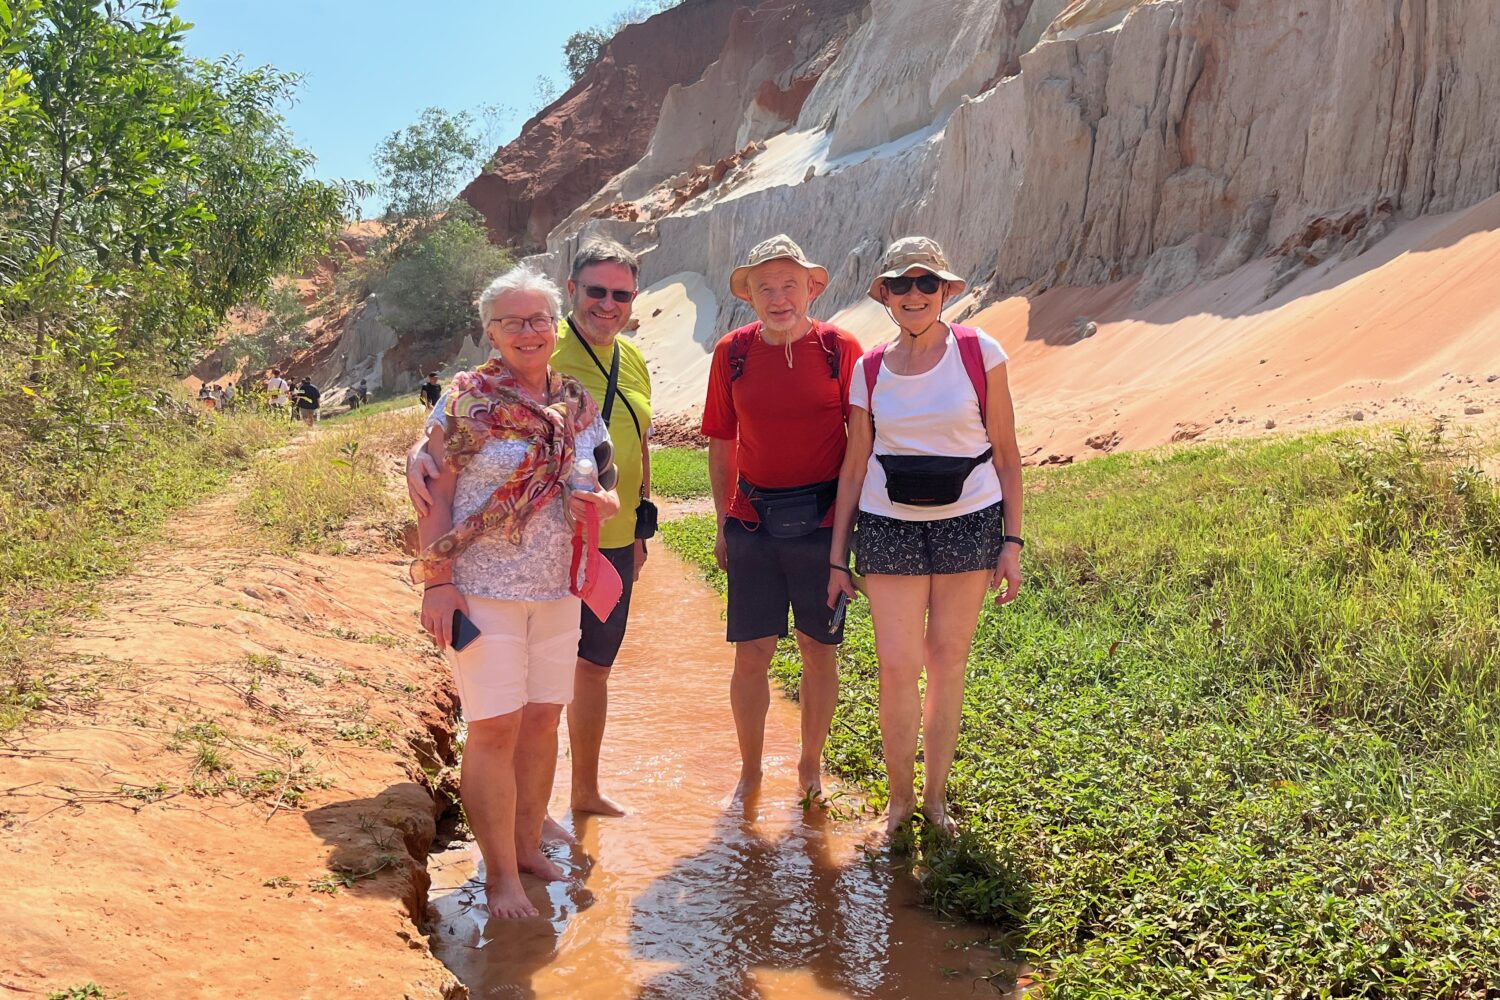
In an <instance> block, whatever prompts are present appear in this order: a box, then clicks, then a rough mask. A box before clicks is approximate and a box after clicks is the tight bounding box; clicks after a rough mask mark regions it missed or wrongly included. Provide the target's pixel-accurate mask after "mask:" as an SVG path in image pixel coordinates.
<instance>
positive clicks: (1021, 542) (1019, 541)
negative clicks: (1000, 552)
mask: <svg viewBox="0 0 1500 1000" xmlns="http://www.w3.org/2000/svg"><path fill="white" fill-rule="evenodd" d="M1006 542H1015V543H1016V548H1018V549H1024V548H1025V547H1026V539H1024V538H1022V537H1021V536H1020V535H1005V536H1003V537H1001V539H1000V544H1001V545H1004V544H1005V543H1006Z"/></svg>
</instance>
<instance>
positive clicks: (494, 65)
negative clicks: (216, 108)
mask: <svg viewBox="0 0 1500 1000" xmlns="http://www.w3.org/2000/svg"><path fill="white" fill-rule="evenodd" d="M630 6H631V4H630V3H629V2H628V0H567V2H557V0H550V2H548V0H543V2H540V3H534V2H522V0H490V2H480V0H426V2H425V3H414V2H412V0H402V2H395V0H180V2H179V4H178V7H177V14H178V16H179V17H181V18H182V19H183V20H185V21H190V22H192V23H193V25H194V27H193V29H192V30H191V31H189V32H188V33H187V37H186V40H185V45H186V47H187V50H188V52H189V53H190V54H191V55H194V56H197V57H199V58H203V59H216V58H218V57H219V56H222V55H226V54H233V53H240V54H242V55H243V56H244V61H245V64H246V65H247V66H259V65H264V64H270V65H272V66H275V67H276V68H277V69H281V70H289V71H293V72H297V73H301V74H303V75H304V77H305V79H304V80H303V83H302V87H301V89H300V91H299V95H300V97H299V100H298V102H297V104H296V105H295V106H293V107H291V108H287V109H284V113H285V115H286V119H287V123H288V125H289V126H290V127H291V130H292V132H293V134H294V135H295V136H296V138H297V141H298V143H299V144H300V145H301V146H303V147H304V148H306V149H309V150H311V151H312V152H313V153H314V154H315V155H316V156H317V157H318V168H317V174H318V176H319V177H323V178H326V179H336V178H358V179H365V180H370V179H373V178H374V176H375V168H374V167H373V165H372V164H371V162H370V154H371V153H372V152H373V151H374V149H375V146H376V144H377V143H379V142H380V140H381V139H383V138H385V137H386V136H387V135H389V134H390V133H391V132H394V131H396V130H397V129H399V128H402V127H404V126H406V125H409V124H411V123H412V122H414V121H416V119H417V116H418V115H419V114H420V113H421V112H422V109H423V108H426V107H430V106H434V105H435V106H437V107H440V108H444V109H446V110H448V111H465V110H470V111H472V110H475V109H477V108H479V107H480V106H482V105H486V104H500V105H509V106H510V107H512V108H514V109H515V114H514V115H513V116H511V117H509V118H508V119H503V120H502V121H501V122H500V126H501V127H500V131H499V134H498V136H497V139H496V145H497V146H498V145H500V144H502V143H505V142H509V141H510V140H511V139H512V138H514V137H515V135H516V133H517V132H519V131H520V128H521V125H522V124H523V123H524V122H525V121H526V119H527V118H529V117H530V116H531V114H532V112H533V110H534V107H535V104H536V97H535V85H536V78H537V76H538V75H539V74H545V75H548V76H550V77H552V79H553V80H554V81H555V82H556V83H557V84H558V92H559V93H561V92H562V89H563V87H564V85H565V84H566V82H567V73H566V71H565V70H564V68H563V58H562V43H563V41H564V40H565V39H566V38H567V37H568V36H569V35H571V34H572V33H573V32H574V31H577V30H579V29H580V28H587V27H591V26H594V25H603V24H606V23H608V22H609V21H610V19H611V18H612V17H613V16H614V15H615V14H616V13H618V12H620V11H622V10H625V9H626V8H628V7H630ZM377 206H378V202H375V201H372V202H370V203H368V204H367V205H366V211H367V213H368V212H369V211H371V210H373V209H375V208H376V207H377Z"/></svg>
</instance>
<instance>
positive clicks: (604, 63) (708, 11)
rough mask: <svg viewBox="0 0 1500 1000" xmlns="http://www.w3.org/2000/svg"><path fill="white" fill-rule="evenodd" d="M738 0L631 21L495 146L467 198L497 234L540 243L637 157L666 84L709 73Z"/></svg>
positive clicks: (697, 3) (696, 4) (715, 0)
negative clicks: (558, 93)
mask: <svg viewBox="0 0 1500 1000" xmlns="http://www.w3.org/2000/svg"><path fill="white" fill-rule="evenodd" d="M736 7H737V4H736V3H735V2H734V0H688V2H686V3H683V4H681V5H680V6H678V7H674V8H672V9H671V10H669V11H666V12H664V13H662V14H658V15H657V16H655V17H653V18H650V19H649V20H647V21H645V22H643V23H641V24H633V25H630V26H628V27H626V28H625V29H624V30H622V31H621V32H620V33H619V34H618V35H616V36H615V38H614V39H613V40H611V41H610V43H609V44H608V45H606V46H605V49H604V52H603V53H602V54H601V55H600V57H599V59H598V60H597V61H596V62H595V63H594V65H592V66H591V67H589V69H588V71H587V72H586V73H584V75H583V77H582V78H581V79H580V80H579V81H578V82H577V83H576V84H574V85H573V86H572V87H571V88H570V89H569V90H568V91H567V93H565V94H563V95H562V97H560V98H558V99H557V100H556V101H554V102H553V103H552V104H551V105H550V106H548V107H547V108H544V109H543V110H542V111H541V112H540V113H539V114H538V115H537V116H536V117H534V118H532V119H531V120H530V121H529V122H527V123H526V124H525V126H523V127H522V129H521V135H520V136H519V137H518V138H517V139H516V140H515V141H514V142H512V143H510V144H509V145H507V146H504V147H502V148H501V149H500V150H499V151H498V152H496V154H495V157H494V159H493V160H492V161H491V162H490V165H489V166H488V167H487V168H486V169H485V171H484V173H482V174H480V175H479V176H478V177H477V178H475V179H474V180H473V181H472V182H471V183H470V184H469V186H468V187H466V188H464V190H463V193H462V195H461V197H462V198H463V199H464V200H465V201H467V202H468V203H469V204H470V205H472V206H474V208H475V210H476V211H478V212H479V213H480V214H481V215H483V216H484V217H485V220H486V221H487V222H488V224H489V229H490V238H491V239H492V240H494V241H495V242H497V243H520V244H522V245H529V246H539V245H541V244H542V243H543V242H545V240H546V238H547V233H548V232H550V231H551V229H552V228H553V226H555V225H557V223H558V222H559V221H561V220H562V219H563V218H564V217H565V216H566V215H567V214H568V213H569V212H571V211H572V210H573V209H574V208H576V207H577V206H578V205H580V204H581V203H582V202H583V201H584V200H585V199H587V198H588V197H589V196H590V195H592V194H593V193H594V192H595V191H597V190H598V189H599V187H600V186H601V185H602V184H603V183H604V182H605V181H607V180H608V179H609V178H611V177H613V176H614V175H615V174H616V173H618V172H619V171H621V170H623V169H625V168H626V167H628V166H630V165H631V164H633V163H635V162H636V161H637V160H639V159H640V158H641V155H642V154H643V153H645V152H646V145H647V143H648V142H649V141H650V138H651V133H652V131H653V130H654V129H655V128H656V122H657V118H658V115H659V114H660V112H661V110H662V102H663V100H664V99H665V97H666V94H667V91H668V89H670V88H671V87H673V86H675V85H680V84H688V83H692V82H693V81H695V80H697V79H698V78H699V77H701V76H702V75H703V71H704V69H706V68H707V66H708V65H709V63H710V62H712V61H713V59H714V58H715V57H716V56H717V55H718V53H719V51H720V50H721V49H722V48H723V46H724V42H725V40H726V39H727V38H728V36H729V27H730V22H731V20H732V18H733V16H734V13H735V9H736Z"/></svg>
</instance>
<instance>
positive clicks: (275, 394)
mask: <svg viewBox="0 0 1500 1000" xmlns="http://www.w3.org/2000/svg"><path fill="white" fill-rule="evenodd" d="M265 390H266V404H267V405H268V406H270V407H271V410H272V412H273V413H285V412H286V410H287V408H288V407H289V406H290V405H291V402H292V386H291V383H289V382H288V381H287V380H286V379H284V378H282V377H281V369H280V368H272V369H271V374H270V375H269V376H268V377H267V378H266V385H265Z"/></svg>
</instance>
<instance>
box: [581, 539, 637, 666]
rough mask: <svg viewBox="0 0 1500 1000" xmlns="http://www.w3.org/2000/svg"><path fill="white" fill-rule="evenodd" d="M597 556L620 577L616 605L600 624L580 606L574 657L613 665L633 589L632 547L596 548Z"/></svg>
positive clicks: (586, 607)
mask: <svg viewBox="0 0 1500 1000" xmlns="http://www.w3.org/2000/svg"><path fill="white" fill-rule="evenodd" d="M599 554H600V555H602V556H604V558H606V559H608V560H609V561H610V564H611V565H613V566H614V568H615V572H617V573H619V574H620V583H621V584H623V588H622V589H621V591H620V603H619V604H616V605H615V609H614V610H613V611H611V612H610V613H609V617H608V618H606V619H605V620H604V621H602V622H601V621H600V620H599V617H598V616H597V615H595V614H594V613H593V612H592V611H590V610H589V606H588V605H587V604H585V605H583V621H582V625H583V632H582V633H581V634H580V635H579V636H578V658H579V659H580V660H588V661H589V662H590V663H592V664H595V665H596V666H600V667H612V666H614V665H615V657H616V656H619V655H620V643H621V642H623V641H624V640H625V620H626V619H627V618H629V617H630V594H631V592H632V591H633V590H635V544H634V543H631V544H630V545H622V546H620V547H619V548H617V549H600V550H599Z"/></svg>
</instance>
